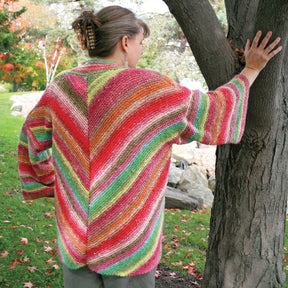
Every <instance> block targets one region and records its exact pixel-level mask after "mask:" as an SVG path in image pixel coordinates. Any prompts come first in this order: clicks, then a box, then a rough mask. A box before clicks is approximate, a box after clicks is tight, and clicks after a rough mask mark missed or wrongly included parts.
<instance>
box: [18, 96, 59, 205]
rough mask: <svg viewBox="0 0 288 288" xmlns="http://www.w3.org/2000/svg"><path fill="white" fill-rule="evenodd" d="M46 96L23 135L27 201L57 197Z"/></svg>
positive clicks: (22, 180)
mask: <svg viewBox="0 0 288 288" xmlns="http://www.w3.org/2000/svg"><path fill="white" fill-rule="evenodd" d="M46 93H47V92H46ZM46 96H47V95H46V94H45V93H44V94H43V96H42V98H41V99H40V101H39V103H38V104H37V105H36V107H35V108H34V109H33V110H32V111H31V112H30V113H29V115H28V116H27V118H26V120H25V122H24V125H23V127H22V129H21V132H20V137H19V144H18V169H19V176H20V183H21V187H22V194H23V197H24V199H37V198H40V197H53V195H54V168H53V164H52V157H51V149H50V148H51V146H52V120H51V118H50V113H49V108H48V107H47V105H46V103H47V100H45V99H46Z"/></svg>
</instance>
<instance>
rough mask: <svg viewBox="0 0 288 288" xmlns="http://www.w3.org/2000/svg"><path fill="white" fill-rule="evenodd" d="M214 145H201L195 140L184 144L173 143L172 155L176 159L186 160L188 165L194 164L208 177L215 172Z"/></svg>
mask: <svg viewBox="0 0 288 288" xmlns="http://www.w3.org/2000/svg"><path fill="white" fill-rule="evenodd" d="M215 152H216V146H214V145H203V144H199V143H197V142H195V141H193V142H192V143H189V144H184V145H173V149H172V157H173V158H174V159H176V160H179V159H180V160H186V161H187V162H188V164H189V165H192V164H196V165H198V166H199V167H200V169H201V171H202V173H203V175H205V176H207V178H209V177H210V176H211V175H214V174H215V162H216V153H215Z"/></svg>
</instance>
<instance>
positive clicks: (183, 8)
mask: <svg viewBox="0 0 288 288" xmlns="http://www.w3.org/2000/svg"><path fill="white" fill-rule="evenodd" d="M163 1H164V2H165V3H166V4H167V6H168V7H169V10H170V12H171V13H172V14H173V15H174V16H175V18H176V20H177V22H178V23H179V25H180V26H181V28H182V30H183V32H184V34H185V36H186V38H187V40H188V42H189V45H190V47H191V49H192V52H193V54H194V56H195V59H196V61H197V63H198V65H199V68H200V70H201V72H202V74H203V76H204V78H205V80H206V82H207V85H208V87H209V89H215V88H217V87H218V86H220V85H222V84H223V83H225V82H227V81H228V80H230V79H231V78H232V77H233V76H234V75H235V74H236V73H237V72H236V71H237V61H236V56H235V54H234V53H233V50H232V49H231V47H230V45H229V42H228V41H227V39H226V37H225V34H224V31H223V30H222V28H221V25H220V23H219V21H218V19H217V17H216V14H215V12H214V10H213V8H212V6H211V5H210V3H209V1H208V0H202V1H195V0H193V1H192V0H177V1H173V0H163ZM203 23H205V25H203ZM238 68H239V67H238ZM215 71H217V73H215Z"/></svg>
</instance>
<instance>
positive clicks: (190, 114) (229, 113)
mask: <svg viewBox="0 0 288 288" xmlns="http://www.w3.org/2000/svg"><path fill="white" fill-rule="evenodd" d="M248 93H249V83H248V80H247V78H246V77H244V76H243V75H237V76H235V77H234V78H233V79H232V80H231V81H230V82H228V83H227V84H225V85H223V86H221V87H219V88H218V89H216V90H215V91H210V92H208V93H202V92H200V91H197V90H196V91H192V93H191V98H190V103H189V107H188V110H187V113H186V119H185V121H186V126H185V129H184V130H183V131H182V133H181V135H180V141H181V143H182V144H185V143H188V142H191V141H198V142H201V143H203V144H209V145H220V144H226V143H238V142H240V140H241V137H242V135H243V132H244V126H245V120H246V112H247V102H248Z"/></svg>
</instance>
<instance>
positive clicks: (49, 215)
mask: <svg viewBox="0 0 288 288" xmlns="http://www.w3.org/2000/svg"><path fill="white" fill-rule="evenodd" d="M45 216H47V217H54V214H53V213H51V212H46V213H45Z"/></svg>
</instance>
